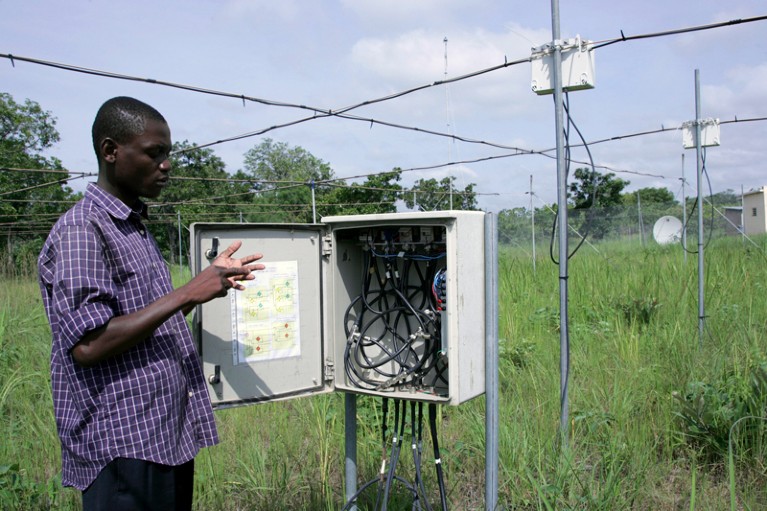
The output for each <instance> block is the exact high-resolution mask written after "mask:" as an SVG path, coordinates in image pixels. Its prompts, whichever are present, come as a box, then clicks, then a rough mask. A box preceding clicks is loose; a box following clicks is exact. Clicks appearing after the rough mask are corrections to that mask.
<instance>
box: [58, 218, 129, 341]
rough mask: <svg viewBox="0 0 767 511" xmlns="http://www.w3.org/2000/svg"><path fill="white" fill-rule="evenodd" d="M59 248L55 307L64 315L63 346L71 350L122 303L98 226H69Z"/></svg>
mask: <svg viewBox="0 0 767 511" xmlns="http://www.w3.org/2000/svg"><path fill="white" fill-rule="evenodd" d="M56 252H57V258H56V259H57V260H56V263H55V273H54V277H53V286H52V307H53V309H54V310H55V311H56V313H57V314H58V316H59V318H60V323H59V327H60V328H59V342H60V348H61V349H64V350H67V351H68V350H70V349H72V347H73V346H74V345H75V344H77V343H78V342H79V341H80V339H82V337H83V336H84V335H85V334H86V333H87V332H89V331H91V330H95V329H97V328H100V327H102V326H104V325H106V324H107V323H108V322H109V320H110V319H112V318H113V317H114V316H115V315H116V314H117V307H118V305H117V300H116V290H115V286H114V283H113V281H112V277H111V274H110V270H109V267H108V265H107V264H106V262H105V258H104V242H103V238H102V235H101V232H100V230H99V229H98V228H97V227H96V226H94V225H93V224H91V223H85V224H84V225H69V226H66V227H65V228H63V229H62V232H61V237H60V238H59V241H58V249H57V251H56Z"/></svg>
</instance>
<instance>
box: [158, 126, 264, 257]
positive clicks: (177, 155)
mask: <svg viewBox="0 0 767 511" xmlns="http://www.w3.org/2000/svg"><path fill="white" fill-rule="evenodd" d="M172 152H173V155H172V156H171V158H170V160H171V181H170V185H169V186H168V187H167V188H166V189H165V190H163V193H162V194H161V195H160V197H159V198H158V199H157V203H155V204H153V207H152V210H151V216H150V221H151V222H152V225H153V226H154V228H153V229H152V232H153V233H154V235H155V238H157V242H158V244H159V245H160V249H161V250H162V252H163V253H164V254H167V255H169V256H170V260H171V262H173V263H175V262H176V255H177V254H178V252H179V250H178V249H179V247H178V241H179V239H178V238H179V236H178V217H179V215H180V217H181V222H182V224H190V223H192V222H203V221H204V222H225V221H228V222H232V221H235V215H236V213H235V211H236V207H235V206H233V205H232V203H233V201H246V202H247V201H249V200H250V194H249V193H247V192H249V189H248V188H249V187H248V186H243V185H242V184H240V185H239V188H238V184H237V183H234V182H232V181H231V176H230V175H229V174H228V173H227V172H226V164H225V163H224V161H223V160H222V159H221V158H219V157H218V156H216V155H215V153H214V152H213V150H212V149H207V148H204V149H198V148H195V146H194V145H193V144H191V143H190V142H189V141H187V140H184V141H183V142H176V143H174V144H173V151H172ZM238 192H240V193H238ZM242 193H246V194H247V195H246V198H244V199H243V197H242V195H241V194H242ZM187 240H188V236H187V231H186V230H183V231H182V243H183V244H184V245H185V246H184V247H182V249H183V248H188V246H189V245H188V241H187Z"/></svg>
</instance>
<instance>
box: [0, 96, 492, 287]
mask: <svg viewBox="0 0 767 511" xmlns="http://www.w3.org/2000/svg"><path fill="white" fill-rule="evenodd" d="M59 141H60V136H59V133H58V131H57V130H56V118H55V116H54V115H53V114H52V113H51V112H49V111H46V110H44V109H43V108H42V107H41V106H40V105H39V104H38V103H37V102H35V101H33V100H30V99H26V100H24V102H17V101H16V100H15V99H14V98H13V97H12V96H11V95H10V94H7V93H0V257H1V259H0V271H2V272H11V271H22V272H23V271H29V268H30V264H31V263H33V261H34V258H35V257H36V255H37V253H38V252H39V250H40V248H41V247H42V243H43V241H44V240H45V237H46V236H47V234H48V231H49V230H50V227H51V226H52V225H53V223H54V222H55V221H56V219H57V218H58V217H59V216H60V215H61V214H62V213H64V212H65V211H66V210H67V209H69V208H70V207H71V206H72V205H73V204H74V203H75V202H76V201H77V200H79V199H80V198H81V197H82V193H81V192H75V191H74V190H73V189H72V188H71V186H70V185H69V184H68V182H69V181H71V179H73V178H74V177H76V176H74V175H72V174H70V173H69V172H68V171H67V170H65V169H64V167H63V166H62V163H61V161H60V160H59V159H58V158H55V157H51V156H45V155H46V154H48V153H49V152H50V151H51V150H52V148H53V147H54V146H55V144H56V143H58V142H59ZM171 163H172V172H171V185H170V186H169V187H168V188H167V189H166V190H165V191H164V192H163V194H162V195H161V196H160V197H159V198H158V199H157V200H155V201H152V202H150V203H149V206H150V221H149V228H150V230H151V231H152V233H153V234H154V236H155V237H156V238H157V240H158V242H159V244H160V248H161V250H162V251H163V253H164V254H165V255H166V257H167V258H168V260H169V262H171V263H176V262H177V259H178V257H179V254H181V255H182V257H185V255H184V254H188V250H189V246H188V243H189V242H188V231H187V227H188V226H189V225H190V224H191V223H193V222H255V223H311V222H314V221H319V219H320V218H321V217H322V216H329V215H357V214H374V213H392V212H395V211H397V207H398V204H399V205H404V206H405V207H408V208H411V209H418V210H426V211H430V210H436V209H447V208H448V204H452V207H453V209H466V210H470V209H474V210H475V209H477V199H476V192H475V191H474V187H475V184H473V183H472V184H469V185H468V186H466V187H465V188H464V189H459V188H458V187H457V186H456V183H455V178H454V177H448V178H444V179H442V180H437V179H420V180H417V181H416V182H415V183H414V184H413V186H412V187H410V188H405V187H403V186H402V184H401V180H402V170H401V169H400V168H394V169H392V170H390V171H387V172H381V173H375V174H371V175H368V176H367V177H365V179H364V181H362V182H359V180H357V181H355V182H349V181H350V180H347V179H342V178H339V177H337V176H336V175H335V172H334V171H333V169H332V167H331V165H330V164H329V163H328V162H325V161H323V160H322V159H320V158H318V157H316V156H314V155H312V154H311V153H310V152H309V151H307V150H306V149H304V148H302V147H299V146H291V145H290V144H287V143H285V142H278V141H275V140H272V139H269V138H266V139H262V140H261V141H260V142H259V143H257V144H256V145H255V146H254V147H252V148H251V149H249V150H248V151H247V152H246V153H245V154H244V155H243V164H242V168H240V169H237V170H236V171H230V169H227V168H226V164H225V163H224V161H223V160H222V159H221V158H220V157H218V156H217V155H216V154H215V151H214V150H212V149H210V148H198V147H195V144H194V143H193V142H191V141H188V140H184V141H181V142H176V143H174V145H173V155H172V157H171ZM94 165H95V156H94ZM94 175H95V172H94ZM179 232H180V233H181V236H179ZM179 242H180V243H181V246H179Z"/></svg>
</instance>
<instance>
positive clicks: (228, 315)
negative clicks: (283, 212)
mask: <svg viewBox="0 0 767 511" xmlns="http://www.w3.org/2000/svg"><path fill="white" fill-rule="evenodd" d="M191 239H192V268H193V271H194V273H195V274H196V273H198V272H200V271H202V270H204V269H205V268H206V267H208V266H209V265H210V264H211V263H212V261H213V260H214V259H215V256H216V255H217V254H218V253H220V252H221V251H223V250H224V249H226V248H227V247H228V246H229V245H230V244H231V243H232V242H234V241H237V240H240V241H242V247H241V248H240V249H239V250H238V251H237V253H236V254H235V257H237V256H245V255H249V254H252V253H262V254H264V258H263V259H262V260H261V261H260V262H262V263H263V264H264V265H265V266H266V269H265V270H263V271H259V272H256V278H255V279H254V280H252V281H246V282H244V283H243V284H244V285H245V286H247V289H246V290H244V291H237V290H234V289H232V290H230V291H229V294H228V296H226V297H224V298H219V299H215V300H212V301H210V302H208V303H206V304H204V305H201V306H199V307H198V310H197V311H196V317H195V334H196V336H197V340H198V345H199V349H200V352H201V357H202V360H203V371H204V374H205V378H206V379H207V380H208V384H209V386H208V390H209V391H210V397H211V402H212V403H213V406H214V407H219V408H220V407H225V406H238V405H244V404H249V403H254V402H259V401H268V400H274V399H285V398H288V397H292V396H298V395H306V394H314V393H319V392H322V391H325V390H328V391H329V390H331V388H330V385H331V384H332V381H328V383H327V385H326V368H325V366H326V364H325V347H324V346H323V337H324V336H323V321H322V317H323V314H322V311H323V307H324V300H323V293H322V280H323V278H322V277H323V271H324V270H323V264H324V263H323V258H322V242H323V238H322V230H321V227H318V226H316V225H303V224H302V225H284V224H281V225H265V224H220V223H218V224H200V223H197V224H193V225H192V226H191Z"/></svg>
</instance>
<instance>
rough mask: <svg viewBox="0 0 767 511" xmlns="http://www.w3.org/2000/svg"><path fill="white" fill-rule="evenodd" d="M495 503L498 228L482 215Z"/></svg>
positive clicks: (489, 455) (488, 501)
mask: <svg viewBox="0 0 767 511" xmlns="http://www.w3.org/2000/svg"><path fill="white" fill-rule="evenodd" d="M497 505H498V227H497V225H496V218H495V215H493V214H492V213H488V214H487V215H486V216H485V510H486V511H495V508H496V506H497Z"/></svg>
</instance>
